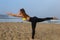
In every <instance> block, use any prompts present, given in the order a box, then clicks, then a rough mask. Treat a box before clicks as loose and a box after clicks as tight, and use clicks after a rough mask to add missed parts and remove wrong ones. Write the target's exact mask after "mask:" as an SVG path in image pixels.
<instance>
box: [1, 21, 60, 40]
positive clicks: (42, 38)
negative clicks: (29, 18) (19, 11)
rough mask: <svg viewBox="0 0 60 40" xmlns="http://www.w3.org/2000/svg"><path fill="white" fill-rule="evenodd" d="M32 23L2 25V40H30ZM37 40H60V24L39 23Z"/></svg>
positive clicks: (36, 34)
mask: <svg viewBox="0 0 60 40" xmlns="http://www.w3.org/2000/svg"><path fill="white" fill-rule="evenodd" d="M31 32H32V29H31V23H18V22H17V23H16V22H15V23H12V22H10V23H8V22H5V23H0V40H30V39H31ZM35 40H60V24H52V23H50V24H47V23H46V24H45V23H37V26H36V33H35Z"/></svg>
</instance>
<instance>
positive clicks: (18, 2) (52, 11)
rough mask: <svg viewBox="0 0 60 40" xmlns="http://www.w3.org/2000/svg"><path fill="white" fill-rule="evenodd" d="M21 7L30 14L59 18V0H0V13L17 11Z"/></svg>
mask: <svg viewBox="0 0 60 40" xmlns="http://www.w3.org/2000/svg"><path fill="white" fill-rule="evenodd" d="M21 8H24V9H25V10H26V13H27V14H28V15H30V16H37V17H50V16H56V17H58V18H60V0H0V14H6V12H12V13H18V11H19V9H21Z"/></svg>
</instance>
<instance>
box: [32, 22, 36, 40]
mask: <svg viewBox="0 0 60 40" xmlns="http://www.w3.org/2000/svg"><path fill="white" fill-rule="evenodd" d="M31 24H32V39H34V35H35V28H36V22H32V23H31Z"/></svg>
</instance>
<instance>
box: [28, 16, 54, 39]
mask: <svg viewBox="0 0 60 40" xmlns="http://www.w3.org/2000/svg"><path fill="white" fill-rule="evenodd" d="M51 19H53V17H46V18H37V17H30V20H29V21H30V22H31V25H32V39H34V35H35V28H36V23H37V22H43V21H46V20H51Z"/></svg>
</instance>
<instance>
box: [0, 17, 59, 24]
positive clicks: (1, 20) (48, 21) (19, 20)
mask: <svg viewBox="0 0 60 40" xmlns="http://www.w3.org/2000/svg"><path fill="white" fill-rule="evenodd" d="M0 22H23V20H21V19H18V18H16V19H14V18H12V19H9V18H8V19H0ZM41 23H56V24H60V20H47V21H44V22H41Z"/></svg>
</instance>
